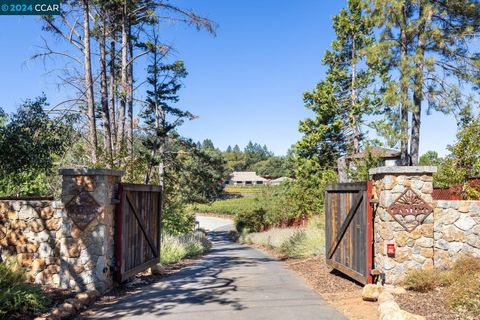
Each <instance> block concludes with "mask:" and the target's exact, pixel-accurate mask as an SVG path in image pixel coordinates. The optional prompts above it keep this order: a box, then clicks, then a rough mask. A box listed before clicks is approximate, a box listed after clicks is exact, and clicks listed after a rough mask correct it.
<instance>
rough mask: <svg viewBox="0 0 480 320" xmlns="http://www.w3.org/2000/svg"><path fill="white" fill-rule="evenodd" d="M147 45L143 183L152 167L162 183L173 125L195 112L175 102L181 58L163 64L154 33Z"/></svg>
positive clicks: (182, 69)
mask: <svg viewBox="0 0 480 320" xmlns="http://www.w3.org/2000/svg"><path fill="white" fill-rule="evenodd" d="M147 46H148V48H149V50H150V65H149V66H148V68H147V72H148V78H147V82H148V84H149V86H150V89H149V90H147V99H146V103H147V104H146V107H145V109H144V110H143V112H142V113H141V116H142V118H143V120H144V122H145V125H146V128H145V129H146V132H147V137H146V139H145V140H144V142H143V144H144V146H145V147H146V148H147V149H148V150H149V154H148V155H147V157H148V162H149V168H148V170H147V174H146V177H145V183H148V182H149V181H150V179H151V175H152V172H151V170H152V169H153V167H157V178H158V182H159V184H160V185H163V178H164V174H165V152H166V149H167V142H168V139H169V138H170V137H172V135H173V138H174V137H175V136H176V135H175V134H173V133H174V132H175V129H176V128H177V127H179V126H180V125H182V124H183V122H184V121H185V120H192V119H194V118H195V116H194V115H193V114H192V113H190V112H189V111H184V110H182V109H180V108H178V107H176V106H175V104H176V103H177V102H178V101H179V97H178V91H179V90H180V89H181V87H182V85H181V82H180V81H181V79H183V78H185V77H186V76H187V71H186V69H185V66H184V63H183V61H176V62H174V63H173V64H164V63H163V62H162V58H163V57H164V54H163V46H161V45H160V43H159V38H158V36H157V35H154V37H153V39H152V42H150V43H147Z"/></svg>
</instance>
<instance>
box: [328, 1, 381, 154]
mask: <svg viewBox="0 0 480 320" xmlns="http://www.w3.org/2000/svg"><path fill="white" fill-rule="evenodd" d="M333 29H334V30H335V34H336V38H335V40H334V41H333V42H332V45H331V47H332V48H331V50H327V51H326V53H325V56H324V58H323V64H324V65H326V66H328V74H327V78H328V81H330V82H331V83H333V84H334V85H335V96H336V103H338V104H340V106H339V107H340V109H339V111H340V112H342V113H344V118H345V121H346V122H347V125H346V128H345V130H346V131H347V134H346V136H347V138H348V140H349V142H350V144H351V145H349V146H348V147H349V149H350V150H349V151H351V152H353V153H358V152H360V149H361V142H362V138H363V137H362V132H361V125H362V121H363V116H364V115H365V114H366V113H367V112H369V110H370V109H371V108H372V104H373V101H372V99H371V98H370V95H369V93H370V92H369V91H368V89H369V86H370V85H371V84H372V82H373V80H374V74H373V70H374V68H373V66H369V68H365V67H363V68H361V67H360V66H361V64H362V63H363V62H364V58H365V48H366V47H368V46H370V45H371V44H372V42H373V41H374V37H373V33H372V26H371V23H370V22H369V21H368V20H367V19H366V18H365V16H364V15H363V14H362V4H361V0H349V1H348V7H347V8H345V9H342V10H341V11H340V13H339V14H338V15H336V16H335V17H334V18H333Z"/></svg>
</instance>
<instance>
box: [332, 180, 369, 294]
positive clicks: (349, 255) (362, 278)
mask: <svg viewBox="0 0 480 320" xmlns="http://www.w3.org/2000/svg"><path fill="white" fill-rule="evenodd" d="M370 198H371V182H357V183H337V184H331V185H328V186H327V188H326V194H325V248H326V259H327V264H328V265H329V266H331V267H332V268H334V269H337V270H338V271H341V272H342V273H344V274H346V275H348V276H350V277H351V278H353V279H355V280H357V281H358V282H361V283H363V284H366V283H371V275H370V271H371V269H372V262H373V256H372V252H373V237H372V236H373V218H372V208H371V206H370Z"/></svg>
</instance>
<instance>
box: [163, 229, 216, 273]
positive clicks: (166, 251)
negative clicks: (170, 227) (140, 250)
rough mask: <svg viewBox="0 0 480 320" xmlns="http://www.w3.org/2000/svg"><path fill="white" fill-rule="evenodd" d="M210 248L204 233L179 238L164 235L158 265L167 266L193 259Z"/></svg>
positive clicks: (198, 232)
mask: <svg viewBox="0 0 480 320" xmlns="http://www.w3.org/2000/svg"><path fill="white" fill-rule="evenodd" d="M211 247H212V244H211V242H210V241H209V240H208V239H207V236H206V235H205V233H204V232H200V231H196V232H194V233H189V234H185V235H181V236H172V235H168V234H165V235H163V237H162V243H161V249H160V250H161V251H160V264H162V265H169V264H173V263H176V262H178V261H180V260H181V259H183V258H186V257H195V256H198V255H200V254H203V253H205V252H207V251H209V250H210V248H211Z"/></svg>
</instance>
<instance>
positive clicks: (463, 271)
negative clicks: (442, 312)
mask: <svg viewBox="0 0 480 320" xmlns="http://www.w3.org/2000/svg"><path fill="white" fill-rule="evenodd" d="M451 274H452V275H451V282H450V286H449V287H448V288H447V290H446V298H447V302H448V305H449V306H450V307H451V308H453V309H456V310H457V311H460V312H465V313H467V314H468V315H471V316H474V317H475V318H478V317H480V259H478V258H474V257H469V256H465V257H462V258H460V259H458V260H457V261H456V262H455V265H454V266H453V268H452V271H451Z"/></svg>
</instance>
